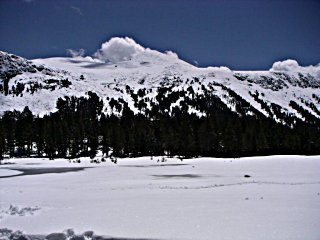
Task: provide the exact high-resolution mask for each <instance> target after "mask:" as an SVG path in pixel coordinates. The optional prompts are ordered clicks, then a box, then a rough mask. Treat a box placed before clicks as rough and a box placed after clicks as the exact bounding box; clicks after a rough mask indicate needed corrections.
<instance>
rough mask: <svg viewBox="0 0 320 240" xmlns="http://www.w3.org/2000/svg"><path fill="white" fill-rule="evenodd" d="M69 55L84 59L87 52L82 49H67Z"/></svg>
mask: <svg viewBox="0 0 320 240" xmlns="http://www.w3.org/2000/svg"><path fill="white" fill-rule="evenodd" d="M66 51H67V53H68V54H69V55H70V56H71V57H73V58H74V57H83V56H84V54H85V50H84V49H82V48H80V49H79V50H74V49H66Z"/></svg>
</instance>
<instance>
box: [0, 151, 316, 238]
mask: <svg viewBox="0 0 320 240" xmlns="http://www.w3.org/2000/svg"><path fill="white" fill-rule="evenodd" d="M158 160H159V161H158ZM10 162H14V163H15V164H6V165H1V166H0V228H5V227H6V228H9V229H12V230H22V231H23V232H25V233H28V234H48V233H52V232H62V231H63V230H65V229H68V228H73V229H74V230H75V232H77V233H82V232H84V231H87V230H93V231H94V232H95V233H97V234H101V235H107V236H113V237H127V238H146V239H164V240H166V239H186V240H187V239H192V240H193V239H198V240H201V239H210V240H211V239H219V240H223V239H232V240H234V239H245V240H248V239H254V240H257V239H259V240H262V239H266V240H272V239H279V240H285V239H288V240H289V239H290V240H295V239H296V240H298V239H301V240H305V239H308V240H318V239H320V230H319V229H320V221H319V220H320V171H319V170H320V156H312V157H310V156H308V157H306V156H270V157H252V158H240V159H213V158H211V159H209V158H199V159H187V160H183V161H182V162H181V161H180V160H178V159H167V161H166V162H161V157H154V158H153V160H151V158H150V157H144V158H138V159H118V162H117V164H114V163H112V162H111V161H110V160H109V159H107V162H104V163H100V164H94V163H90V162H89V159H81V163H69V161H68V160H64V159H58V160H55V161H49V160H47V159H13V160H12V159H10ZM76 167H82V168H84V169H82V170H81V171H70V172H67V171H66V169H65V168H71V169H69V170H75V168H76ZM50 172H51V173H50ZM54 172H59V173H54ZM37 173H41V174H37ZM19 174H20V175H19ZM21 174H22V175H21ZM23 174H25V175H23ZM28 174H33V175H28ZM10 175H11V176H10ZM13 175H19V176H13ZM245 175H249V176H250V177H245Z"/></svg>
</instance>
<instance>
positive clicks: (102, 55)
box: [94, 37, 146, 63]
mask: <svg viewBox="0 0 320 240" xmlns="http://www.w3.org/2000/svg"><path fill="white" fill-rule="evenodd" d="M145 50H146V49H145V48H144V47H142V46H141V45H139V44H138V43H136V42H135V41H134V40H133V39H131V38H129V37H125V38H120V37H115V38H111V39H110V40H109V41H107V42H105V43H103V44H102V45H101V48H100V49H99V50H98V51H97V52H96V53H95V54H94V56H95V57H96V58H98V59H99V60H101V61H104V62H113V63H117V62H121V61H126V60H130V59H131V58H132V57H133V56H134V55H135V54H138V53H141V52H144V51H145Z"/></svg>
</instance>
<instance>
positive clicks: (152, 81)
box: [0, 38, 320, 125]
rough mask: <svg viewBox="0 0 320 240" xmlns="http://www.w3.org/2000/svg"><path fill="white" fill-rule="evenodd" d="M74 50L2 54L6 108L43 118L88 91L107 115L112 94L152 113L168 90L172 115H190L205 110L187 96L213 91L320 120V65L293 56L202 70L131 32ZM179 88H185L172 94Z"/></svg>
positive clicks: (242, 108) (1, 96)
mask: <svg viewBox="0 0 320 240" xmlns="http://www.w3.org/2000/svg"><path fill="white" fill-rule="evenodd" d="M71 53H72V54H73V57H72V58H61V57H60V58H46V59H35V60H26V59H24V58H21V57H18V56H15V55H13V54H9V53H5V52H0V64H1V65H0V100H1V104H0V111H1V113H3V112H5V111H7V110H14V109H16V110H20V111H21V110H23V109H24V107H25V106H28V107H29V109H30V110H31V111H32V112H33V113H34V114H39V115H40V116H41V115H44V114H47V113H49V112H54V111H56V110H57V109H56V102H57V100H58V98H64V97H66V96H69V97H71V96H76V97H79V96H85V95H86V93H87V92H89V91H91V92H94V93H96V94H97V95H98V96H99V97H100V98H102V99H104V100H106V101H104V107H103V112H105V113H110V112H113V113H115V112H116V111H117V110H116V109H112V108H111V107H110V104H108V100H110V99H112V98H113V99H115V100H117V99H120V98H121V99H123V100H124V101H125V102H127V103H128V106H129V107H130V109H131V110H132V111H134V112H135V113H138V112H140V113H145V112H146V111H148V110H150V108H151V105H152V102H159V100H160V99H161V97H159V96H158V97H157V95H158V93H159V91H160V92H161V91H162V92H163V91H164V93H163V98H170V103H167V104H169V105H170V106H169V105H168V106H167V107H166V109H164V111H166V112H167V113H168V114H171V113H172V111H173V109H174V108H175V107H184V108H187V111H188V112H189V113H195V114H197V115H199V116H202V115H205V114H206V112H205V111H203V110H202V109H201V107H199V106H197V104H192V103H191V101H187V100H186V99H185V98H184V97H185V96H187V98H188V99H189V100H192V99H195V98H199V97H201V96H202V97H205V96H206V95H210V97H213V98H216V99H219V100H220V101H221V102H222V103H223V104H224V105H225V107H226V109H229V110H230V111H233V112H236V113H237V114H239V115H255V114H257V113H258V112H259V113H261V114H263V115H264V116H266V117H268V118H271V119H273V120H275V121H277V122H281V123H283V124H289V125H290V124H293V123H294V122H295V120H293V121H292V119H291V118H294V119H300V120H302V121H306V120H316V119H319V118H320V66H319V65H317V66H308V67H302V66H299V65H298V63H297V62H296V61H294V60H286V61H283V62H276V63H274V64H273V67H272V69H270V70H269V71H232V70H230V69H228V68H227V67H207V68H198V67H195V66H193V65H190V64H188V63H186V62H184V61H182V60H180V59H179V58H178V56H177V55H176V54H175V53H172V52H166V53H160V52H158V51H154V50H150V49H147V48H144V47H142V46H140V45H139V44H137V43H136V42H135V41H134V40H132V39H130V38H112V39H111V40H110V41H108V42H106V43H104V44H103V45H102V47H101V49H100V50H99V51H98V52H97V53H96V54H95V55H94V57H83V56H80V55H77V52H76V51H71ZM161 89H164V90H161ZM175 92H176V93H179V94H175V95H176V96H171V95H172V94H173V93H175ZM182 92H184V94H182ZM135 93H137V96H136V97H134V94H135ZM160 101H161V100H160ZM188 102H189V103H188ZM139 103H140V104H139ZM184 103H187V104H186V106H183V105H184ZM119 114H121V110H120V112H119ZM287 117H290V120H288V119H287Z"/></svg>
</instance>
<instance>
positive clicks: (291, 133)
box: [0, 87, 320, 159]
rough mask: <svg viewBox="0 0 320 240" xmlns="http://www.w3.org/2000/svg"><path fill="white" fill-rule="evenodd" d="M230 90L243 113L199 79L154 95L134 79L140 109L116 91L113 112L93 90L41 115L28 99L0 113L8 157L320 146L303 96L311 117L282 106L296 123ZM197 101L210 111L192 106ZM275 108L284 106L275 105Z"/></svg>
mask: <svg viewBox="0 0 320 240" xmlns="http://www.w3.org/2000/svg"><path fill="white" fill-rule="evenodd" d="M225 90H226V91H229V95H230V96H231V97H232V103H233V104H235V106H236V109H237V112H238V113H235V112H232V111H230V110H229V109H228V108H227V107H226V105H225V104H224V103H223V102H222V101H221V100H220V99H219V98H218V97H216V96H214V95H212V94H211V91H210V90H209V89H206V88H203V93H201V94H199V93H196V92H194V90H193V89H192V87H190V88H188V89H187V90H179V91H172V89H171V88H170V87H161V88H159V89H157V95H156V97H155V98H154V99H149V98H148V97H147V95H146V90H145V89H140V90H139V91H137V93H135V92H134V91H133V90H131V89H130V87H127V89H126V91H127V92H128V93H129V94H130V96H131V98H132V100H133V102H134V106H135V107H136V108H137V109H138V110H139V111H138V113H136V114H135V113H134V112H133V111H132V110H131V109H130V107H129V105H128V103H127V102H126V101H124V100H123V99H113V98H112V99H108V104H109V107H110V108H111V109H112V113H111V114H108V115H106V114H105V113H104V112H103V110H104V109H103V106H104V102H103V100H102V99H100V98H99V97H98V96H97V95H96V94H95V93H92V92H88V93H87V96H86V97H80V98H76V97H65V98H63V99H62V98H59V99H58V101H57V109H58V111H57V112H55V113H50V114H49V115H45V116H43V117H39V116H35V115H33V114H32V112H31V111H30V110H29V108H28V107H26V108H25V109H24V110H23V111H22V112H19V111H8V112H5V113H4V115H3V116H2V117H1V119H0V157H1V158H2V157H3V156H5V155H7V156H9V157H13V156H37V157H43V156H46V157H49V158H50V159H54V158H58V157H62V158H77V157H81V156H90V157H91V158H94V157H95V155H96V153H97V151H98V150H102V151H103V153H104V154H112V155H113V156H116V157H126V156H129V157H135V156H146V155H168V156H177V155H178V156H183V157H196V156H212V157H240V156H250V155H269V154H320V138H319V136H320V134H319V133H320V127H319V126H320V125H319V120H318V119H316V118H315V117H314V116H312V115H308V114H307V113H306V112H302V111H303V110H302V108H299V106H298V105H297V104H296V103H293V102H292V103H291V104H292V105H293V106H294V108H295V109H297V110H299V111H301V113H303V116H304V117H305V118H306V121H301V120H299V119H293V117H292V116H291V115H290V116H289V115H288V116H286V115H284V114H282V115H280V113H278V117H281V118H282V119H283V122H290V123H292V124H291V125H290V126H286V125H283V124H280V123H276V122H275V121H274V120H273V119H271V118H267V117H265V116H264V115H262V114H261V113H259V112H258V111H256V110H255V109H254V108H252V107H251V105H250V104H249V103H248V102H246V101H245V100H243V99H242V98H241V97H240V96H239V95H237V94H236V93H234V92H232V91H231V90H228V89H225ZM257 98H258V97H257ZM179 99H180V100H179ZM178 100H179V101H178ZM173 103H178V105H177V104H175V107H173V105H172V104H173ZM261 103H262V102H261ZM148 106H149V107H148ZM264 107H265V108H267V106H264ZM190 108H192V109H196V110H199V111H200V112H202V113H204V114H203V115H199V114H198V115H197V114H195V113H191V112H190V111H189V110H190ZM248 111H249V112H251V114H249V115H248V114H246V113H247V112H248ZM269 111H270V112H275V113H276V114H277V112H279V111H280V110H279V109H278V108H277V106H272V109H271V110H270V109H269ZM285 118H288V119H285Z"/></svg>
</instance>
